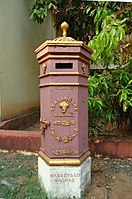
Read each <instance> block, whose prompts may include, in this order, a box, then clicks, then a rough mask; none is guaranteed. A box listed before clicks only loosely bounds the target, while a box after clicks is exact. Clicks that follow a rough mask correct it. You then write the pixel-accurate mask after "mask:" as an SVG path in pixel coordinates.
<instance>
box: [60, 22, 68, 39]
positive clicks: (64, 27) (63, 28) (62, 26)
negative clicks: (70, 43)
mask: <svg viewBox="0 0 132 199" xmlns="http://www.w3.org/2000/svg"><path fill="white" fill-rule="evenodd" d="M61 29H62V31H63V37H66V36H67V30H68V29H69V24H68V23H66V22H65V21H64V22H63V23H62V24H61Z"/></svg>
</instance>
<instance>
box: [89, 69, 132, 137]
mask: <svg viewBox="0 0 132 199" xmlns="http://www.w3.org/2000/svg"><path fill="white" fill-rule="evenodd" d="M88 84H89V86H88V90H89V97H88V105H89V134H90V135H95V136H96V135H98V134H99V133H101V132H104V131H105V126H106V124H107V123H108V122H109V121H111V122H116V123H117V127H119V126H121V125H122V124H123V122H126V121H127V120H128V119H130V120H132V114H131V111H132V74H130V73H129V72H127V70H125V69H124V68H121V69H116V70H111V71H106V70H104V71H103V72H102V73H101V74H100V73H95V74H94V75H93V76H89V78H88Z"/></svg>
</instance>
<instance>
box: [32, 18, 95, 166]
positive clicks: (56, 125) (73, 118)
mask: <svg viewBox="0 0 132 199" xmlns="http://www.w3.org/2000/svg"><path fill="white" fill-rule="evenodd" d="M61 28H62V30H63V37H59V38H56V39H54V40H52V41H46V42H45V43H43V44H42V45H41V46H40V47H38V48H37V49H36V51H35V52H36V54H37V59H38V63H39V64H40V76H39V77H40V85H39V87H40V109H41V110H40V112H41V118H40V122H41V130H42V135H41V148H40V152H39V156H40V157H41V158H42V159H43V160H44V161H45V162H46V164H48V165H50V166H64V165H67V166H79V165H81V164H82V162H84V161H85V160H86V159H87V158H88V157H89V155H90V152H89V148H88V72H89V65H90V60H91V50H90V49H89V48H88V47H87V46H86V45H85V44H84V43H83V42H82V41H76V40H74V39H73V38H71V37H67V36H66V31H67V29H68V24H67V23H65V22H64V23H63V24H62V25H61Z"/></svg>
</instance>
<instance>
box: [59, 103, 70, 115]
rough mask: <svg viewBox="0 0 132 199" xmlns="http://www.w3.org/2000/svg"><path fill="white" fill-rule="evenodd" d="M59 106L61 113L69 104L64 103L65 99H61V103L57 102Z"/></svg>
mask: <svg viewBox="0 0 132 199" xmlns="http://www.w3.org/2000/svg"><path fill="white" fill-rule="evenodd" d="M59 107H60V108H62V113H65V112H66V110H67V108H68V107H69V104H68V103H66V102H65V101H63V102H61V103H60V104H59Z"/></svg>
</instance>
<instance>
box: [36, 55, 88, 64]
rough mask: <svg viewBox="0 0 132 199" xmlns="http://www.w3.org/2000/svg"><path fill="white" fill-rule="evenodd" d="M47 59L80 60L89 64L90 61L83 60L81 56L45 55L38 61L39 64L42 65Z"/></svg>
mask: <svg viewBox="0 0 132 199" xmlns="http://www.w3.org/2000/svg"><path fill="white" fill-rule="evenodd" d="M47 59H80V60H81V61H83V62H85V63H87V64H90V61H89V60H87V59H85V58H84V57H82V56H79V55H47V56H46V57H44V58H42V59H40V60H39V61H38V63H39V64H41V63H43V62H44V61H46V60H47Z"/></svg>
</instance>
